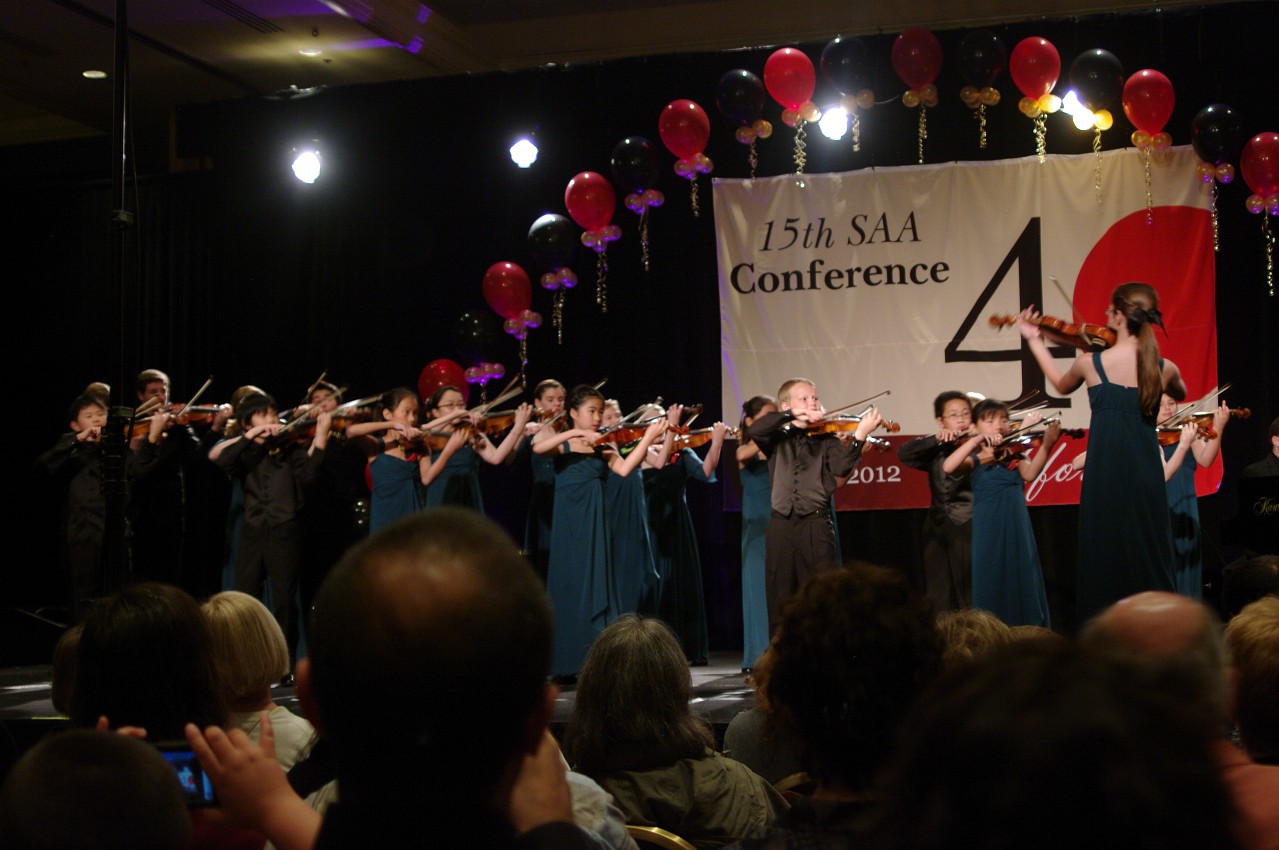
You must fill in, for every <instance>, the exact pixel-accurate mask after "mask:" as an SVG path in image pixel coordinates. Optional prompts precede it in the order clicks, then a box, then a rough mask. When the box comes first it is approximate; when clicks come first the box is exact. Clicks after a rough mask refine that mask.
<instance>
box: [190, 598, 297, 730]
mask: <svg viewBox="0 0 1279 850" xmlns="http://www.w3.org/2000/svg"><path fill="white" fill-rule="evenodd" d="M200 610H201V611H203V612H204V617H205V620H206V621H207V622H208V625H209V636H210V637H211V638H212V644H213V661H214V664H215V665H216V666H217V670H218V679H219V681H220V682H221V685H222V692H223V694H225V695H226V700H227V703H228V706H229V707H230V709H231V710H232V711H259V710H262V709H264V708H266V707H267V704H268V703H270V701H271V686H272V685H273V684H275V683H276V682H278V681H280V679H281V678H283V677H284V674H285V673H288V672H289V646H288V644H287V643H286V642H285V640H284V632H282V631H280V624H279V623H277V622H276V620H275V617H273V616H271V612H270V611H268V610H267V607H266V606H265V605H263V604H262V603H261V602H259V601H258V600H257V599H255V598H254V597H252V596H250V595H249V594H247V593H241V592H239V591H238V590H228V591H226V592H225V593H219V594H217V595H215V596H211V597H209V600H208V601H207V602H205V603H204V604H203V605H202V606H200Z"/></svg>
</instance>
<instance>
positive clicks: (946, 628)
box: [937, 608, 1012, 667]
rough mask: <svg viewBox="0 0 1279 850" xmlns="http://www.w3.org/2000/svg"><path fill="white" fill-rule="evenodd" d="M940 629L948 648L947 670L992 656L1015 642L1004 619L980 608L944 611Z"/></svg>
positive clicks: (945, 662)
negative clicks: (991, 654) (992, 653)
mask: <svg viewBox="0 0 1279 850" xmlns="http://www.w3.org/2000/svg"><path fill="white" fill-rule="evenodd" d="M937 628H938V630H939V631H940V632H941V635H942V641H943V643H944V645H945V647H946V649H945V652H944V653H943V655H942V663H943V664H944V665H945V666H947V667H952V666H954V665H956V664H962V663H964V662H966V661H972V660H973V659H974V658H981V657H982V656H985V655H989V654H990V653H991V652H994V651H995V650H996V649H998V648H999V647H1001V646H1006V645H1008V644H1009V643H1012V633H1011V631H1010V630H1009V628H1008V626H1007V625H1006V624H1005V623H1004V621H1003V620H1001V619H999V618H998V617H996V616H995V615H994V614H992V613H990V612H989V611H983V610H981V609H980V608H965V609H963V610H961V611H943V612H942V613H940V614H938V615H937Z"/></svg>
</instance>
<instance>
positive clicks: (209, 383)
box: [173, 375, 213, 416]
mask: <svg viewBox="0 0 1279 850" xmlns="http://www.w3.org/2000/svg"><path fill="white" fill-rule="evenodd" d="M212 384H213V376H212V375H210V376H209V377H208V378H205V380H204V383H203V384H201V385H200V389H198V390H196V391H195V395H193V396H191V400H190V401H188V402H187V403H186V404H184V405H182V407H180V408H178V411H177V412H176V413H174V414H173V415H174V416H181V415H182V414H184V413H186V412H187V411H188V410H190V409H191V408H192V407H193V406H194V405H195V403H196V402H197V401H199V400H200V396H202V395H204V391H205V390H207V389H208V388H209V387H210V386H212Z"/></svg>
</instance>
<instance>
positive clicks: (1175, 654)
mask: <svg viewBox="0 0 1279 850" xmlns="http://www.w3.org/2000/svg"><path fill="white" fill-rule="evenodd" d="M1080 639H1081V640H1082V641H1083V642H1084V643H1085V644H1087V645H1088V646H1090V647H1092V648H1093V649H1096V650H1099V651H1103V652H1111V653H1118V654H1121V655H1127V656H1131V657H1135V658H1137V659H1140V660H1142V661H1144V662H1146V664H1147V665H1148V666H1149V667H1150V669H1151V671H1152V673H1153V674H1154V675H1155V680H1156V681H1157V682H1158V684H1159V686H1160V687H1161V688H1162V689H1163V690H1164V693H1165V694H1166V695H1167V696H1169V697H1171V698H1174V699H1176V700H1177V701H1178V702H1179V703H1181V704H1183V705H1185V706H1186V707H1187V708H1188V709H1190V710H1192V711H1193V712H1194V713H1195V714H1196V715H1197V716H1198V717H1199V718H1200V722H1201V723H1202V724H1203V726H1204V728H1205V729H1206V730H1208V731H1209V734H1214V735H1220V734H1222V733H1223V732H1224V730H1225V724H1226V722H1227V720H1228V718H1229V716H1230V679H1229V672H1228V668H1229V666H1230V660H1229V654H1228V653H1227V652H1226V644H1225V641H1223V640H1222V637H1221V623H1220V621H1219V620H1218V619H1217V615H1216V614H1214V613H1212V611H1210V610H1209V609H1208V608H1207V607H1206V606H1205V605H1203V604H1202V603H1200V602H1196V601H1195V600H1193V599H1191V598H1189V597H1187V596H1180V595H1178V594H1176V593H1167V592H1165V591H1147V592H1145V593H1138V594H1136V595H1134V596H1129V597H1128V598H1127V599H1121V600H1120V601H1118V602H1116V603H1115V604H1114V605H1111V606H1110V607H1109V608H1107V609H1106V610H1105V611H1102V612H1101V613H1100V614H1098V615H1097V616H1096V617H1094V618H1093V619H1092V620H1091V621H1090V622H1089V623H1088V624H1087V625H1085V626H1084V630H1083V632H1082V633H1081V635H1080Z"/></svg>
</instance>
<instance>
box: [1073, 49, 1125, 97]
mask: <svg viewBox="0 0 1279 850" xmlns="http://www.w3.org/2000/svg"><path fill="white" fill-rule="evenodd" d="M1070 87H1071V88H1072V89H1074V90H1075V96H1076V97H1078V98H1079V102H1080V103H1082V104H1083V105H1084V106H1086V107H1087V108H1088V109H1089V110H1091V111H1092V112H1096V111H1097V110H1099V109H1108V108H1109V107H1110V105H1111V104H1112V103H1114V102H1115V100H1116V99H1118V97H1119V95H1120V93H1121V92H1122V91H1123V90H1124V66H1123V65H1121V64H1119V59H1118V58H1116V56H1115V54H1113V53H1111V52H1110V51H1109V50H1101V49H1095V50H1085V51H1084V52H1083V53H1080V54H1079V55H1078V56H1076V57H1075V61H1074V62H1071V63H1070Z"/></svg>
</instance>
